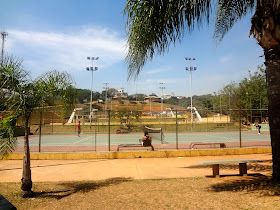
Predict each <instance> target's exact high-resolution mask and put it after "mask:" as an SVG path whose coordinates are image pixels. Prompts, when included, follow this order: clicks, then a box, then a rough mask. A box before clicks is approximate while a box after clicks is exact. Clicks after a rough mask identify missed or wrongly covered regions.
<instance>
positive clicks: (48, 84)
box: [0, 57, 73, 197]
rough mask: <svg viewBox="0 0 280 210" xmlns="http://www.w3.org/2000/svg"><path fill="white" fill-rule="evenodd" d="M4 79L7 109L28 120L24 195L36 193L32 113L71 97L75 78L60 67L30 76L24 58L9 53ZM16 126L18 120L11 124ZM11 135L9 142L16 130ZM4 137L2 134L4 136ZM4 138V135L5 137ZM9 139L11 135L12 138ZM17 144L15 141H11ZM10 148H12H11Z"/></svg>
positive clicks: (25, 126)
mask: <svg viewBox="0 0 280 210" xmlns="http://www.w3.org/2000/svg"><path fill="white" fill-rule="evenodd" d="M0 75H1V78H2V79H3V80H1V83H0V90H2V89H3V87H5V90H6V97H5V98H4V102H5V104H7V105H6V109H7V110H11V111H12V112H13V113H14V114H13V116H15V117H16V118H17V117H20V116H22V117H23V119H24V122H25V125H24V128H25V137H24V156H23V171H22V179H21V183H22V184H21V189H22V190H23V191H24V194H23V195H24V196H25V197H29V196H31V195H32V180H31V168H30V151H29V131H30V127H29V119H30V117H31V114H32V113H33V112H35V111H36V110H38V108H40V107H42V106H44V105H47V104H48V103H49V102H53V101H54V98H56V97H60V98H62V99H64V101H66V102H67V101H69V100H68V99H69V97H71V96H72V94H69V89H70V90H72V88H71V87H72V86H71V85H72V84H73V80H72V78H71V76H70V75H69V74H68V73H66V72H62V73H60V72H58V71H56V70H53V71H50V72H47V73H45V74H43V75H42V76H40V77H38V78H37V79H36V80H34V81H33V80H32V79H31V78H30V77H29V74H28V72H27V71H26V70H25V69H23V67H22V61H20V60H16V59H14V58H12V57H8V58H7V59H5V61H4V65H3V66H2V67H1V72H0ZM10 125H11V126H10V127H12V126H14V125H15V123H14V124H10ZM10 133H11V134H9V137H10V138H6V141H5V142H4V143H5V144H6V145H7V144H8V143H9V142H11V140H13V138H12V137H13V133H12V132H10ZM1 137H2V136H1ZM2 139H4V138H2ZM8 139H10V140H9V141H8ZM10 145H14V144H10ZM5 148H6V151H1V153H2V154H7V153H9V152H11V151H12V150H13V148H11V146H10V147H8V146H5V147H3V149H5ZM7 149H9V150H8V151H7Z"/></svg>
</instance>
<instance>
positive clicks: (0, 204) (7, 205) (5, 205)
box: [0, 194, 17, 210]
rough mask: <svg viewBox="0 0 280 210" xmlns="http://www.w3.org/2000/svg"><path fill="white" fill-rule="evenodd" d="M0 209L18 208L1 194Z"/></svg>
mask: <svg viewBox="0 0 280 210" xmlns="http://www.w3.org/2000/svg"><path fill="white" fill-rule="evenodd" d="M0 209H3V210H4V209H7V210H16V209H17V208H16V207H15V206H14V205H13V204H11V203H10V202H9V201H8V200H7V199H6V198H5V197H4V196H3V195H1V194H0Z"/></svg>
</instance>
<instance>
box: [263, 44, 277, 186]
mask: <svg viewBox="0 0 280 210" xmlns="http://www.w3.org/2000/svg"><path fill="white" fill-rule="evenodd" d="M264 52H265V58H266V61H265V65H266V82H267V97H268V114H269V127H270V136H271V146H272V161H273V179H274V181H276V182H278V183H280V47H279V46H278V47H274V48H270V49H269V50H265V51H264Z"/></svg>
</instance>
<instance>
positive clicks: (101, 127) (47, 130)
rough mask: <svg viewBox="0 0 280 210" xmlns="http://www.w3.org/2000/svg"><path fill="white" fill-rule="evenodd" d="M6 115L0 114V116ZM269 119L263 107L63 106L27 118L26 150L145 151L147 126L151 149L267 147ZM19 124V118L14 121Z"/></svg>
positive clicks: (19, 141)
mask: <svg viewBox="0 0 280 210" xmlns="http://www.w3.org/2000/svg"><path fill="white" fill-rule="evenodd" d="M6 116H8V114H7V113H5V112H2V113H0V119H4V118H5V117H6ZM268 120H269V119H268V117H267V110H266V109H256V110H249V109H248V110H222V111H221V110H206V109H203V110H196V109H193V110H192V111H191V110H171V109H170V110H165V111H163V112H161V111H153V110H149V111H147V110H145V111H131V110H121V111H109V110H108V111H106V112H104V111H103V112H100V111H95V112H93V113H92V116H91V117H90V116H89V113H85V112H84V111H82V110H76V111H75V112H73V113H72V115H71V116H70V117H69V114H66V113H64V112H62V111H60V112H58V111H44V112H43V111H38V112H36V113H34V114H33V115H32V116H31V119H30V122H29V124H30V136H29V144H30V151H31V152H54V151H55V152H66V151H67V152H70V151H118V150H119V151H125V150H139V149H141V150H142V149H147V150H148V149H150V148H144V147H143V148H142V147H139V145H140V142H139V139H141V138H142V137H143V135H144V131H145V130H147V131H149V133H150V135H151V136H152V144H153V146H154V148H155V150H186V149H209V148H237V147H258V146H270V132H269V125H268ZM78 123H80V127H81V134H80V136H78V128H77V127H78ZM23 125H24V120H23V119H19V120H18V122H17V126H18V127H19V128H20V127H22V126H23ZM259 128H260V129H259ZM19 135H20V136H18V137H17V138H18V147H17V149H16V151H18V152H20V151H23V141H24V137H23V132H21V133H19ZM119 145H122V146H123V145H126V146H125V147H122V146H121V147H120V146H119Z"/></svg>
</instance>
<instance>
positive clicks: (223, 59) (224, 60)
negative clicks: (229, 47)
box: [219, 55, 232, 64]
mask: <svg viewBox="0 0 280 210" xmlns="http://www.w3.org/2000/svg"><path fill="white" fill-rule="evenodd" d="M231 60H232V56H231V55H224V56H221V57H219V62H220V63H222V64H226V63H228V62H230V61H231Z"/></svg>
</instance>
